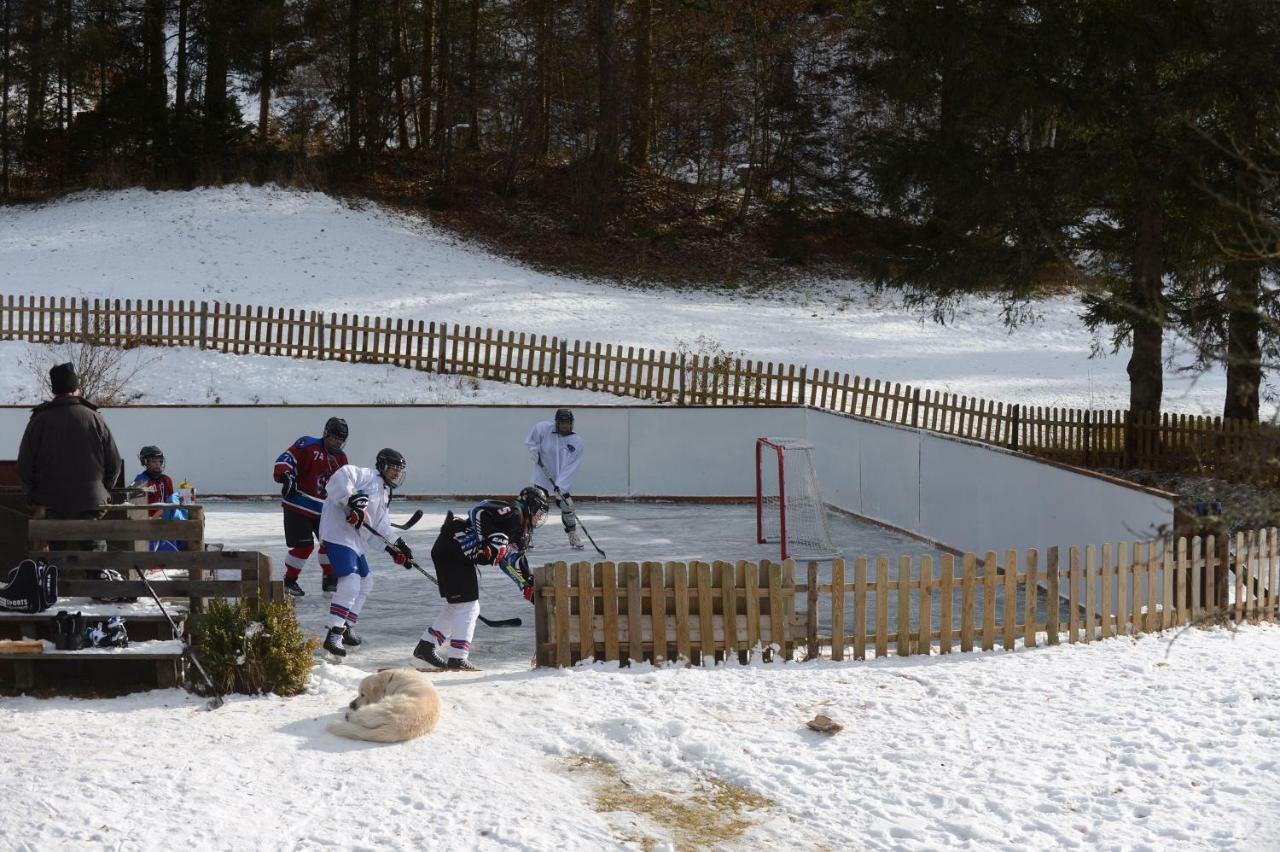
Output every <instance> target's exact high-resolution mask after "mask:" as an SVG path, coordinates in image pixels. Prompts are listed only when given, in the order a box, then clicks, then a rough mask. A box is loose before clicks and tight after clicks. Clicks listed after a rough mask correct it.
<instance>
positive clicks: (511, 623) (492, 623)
mask: <svg viewBox="0 0 1280 852" xmlns="http://www.w3.org/2000/svg"><path fill="white" fill-rule="evenodd" d="M365 529H367V530H368V531H369V532H371V533H373V535H374V536H376V537H377V538H379V539H381V540H382V542H383V543H384V544H385V545H386V546H387V547H395V546H396V543H395V542H394V541H391V540H390V539H389V538H387V537H386V536H385V535H383V534H382V533H380V532H378V531H377V530H375V529H374V528H373V527H365ZM405 564H407V565H408V566H409V567H410V568H416V569H417V570H418V573H420V574H422V576H424V577H426V578H427V579H428V580H430V581H431V582H433V583H435V584H436V586H437V587H438V586H439V585H440V581H439V580H437V579H436V577H435V575H434V574H432V573H431V572H430V571H428V570H427V569H426V568H423V567H422V566H421V565H419V564H418V560H416V559H409V560H407V562H406V563H405ZM479 618H480V620H481V621H483V622H484V623H485V625H486V626H488V627H519V626H520V625H521V624H524V621H523V620H521V619H519V618H485V617H484V616H483V615H482V616H479Z"/></svg>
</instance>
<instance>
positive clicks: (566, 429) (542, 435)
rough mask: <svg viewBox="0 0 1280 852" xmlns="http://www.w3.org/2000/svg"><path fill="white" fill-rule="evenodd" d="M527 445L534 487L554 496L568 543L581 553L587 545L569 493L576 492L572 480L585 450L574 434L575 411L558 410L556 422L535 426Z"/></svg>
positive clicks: (580, 440) (526, 439)
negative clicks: (531, 464) (579, 529)
mask: <svg viewBox="0 0 1280 852" xmlns="http://www.w3.org/2000/svg"><path fill="white" fill-rule="evenodd" d="M524 445H525V446H526V447H527V448H528V449H529V458H530V459H531V460H532V461H533V473H532V474H531V477H532V480H533V484H534V485H536V486H538V487H539V488H541V489H542V490H544V491H546V492H547V493H548V494H552V495H554V496H555V501H556V505H558V506H559V507H560V522H561V523H562V524H564V531H565V533H566V534H567V535H568V536H569V544H570V546H572V547H573V548H574V549H575V550H582V548H583V546H584V544H583V541H582V535H581V533H580V532H579V531H578V516H577V514H576V513H575V512H574V510H573V496H572V495H571V494H570V492H571V491H573V479H574V477H575V476H576V475H577V473H578V466H579V465H580V464H582V454H583V453H584V452H585V447H584V445H583V443H582V436H581V435H579V434H578V433H577V432H575V431H573V412H572V411H570V410H569V409H567V408H561V409H557V411H556V419H555V422H554V423H553V422H551V421H550V420H543V421H541V422H540V423H535V424H533V429H531V430H530V431H529V437H527V438H525V439H524Z"/></svg>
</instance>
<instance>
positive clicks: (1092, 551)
mask: <svg viewBox="0 0 1280 852" xmlns="http://www.w3.org/2000/svg"><path fill="white" fill-rule="evenodd" d="M1097 589H1098V548H1097V547H1096V546H1095V545H1092V544H1090V545H1088V546H1086V547H1085V549H1084V641H1086V642H1092V641H1093V640H1094V639H1095V638H1097V635H1096V633H1095V631H1096V629H1097V628H1096V625H1097V621H1095V619H1096V618H1097V614H1098V593H1097Z"/></svg>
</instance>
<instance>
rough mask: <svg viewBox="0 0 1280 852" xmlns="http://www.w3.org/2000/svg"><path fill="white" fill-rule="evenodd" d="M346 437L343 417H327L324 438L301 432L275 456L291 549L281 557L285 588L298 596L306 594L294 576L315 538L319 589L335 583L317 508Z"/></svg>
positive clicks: (328, 589) (330, 588) (342, 458)
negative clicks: (318, 564) (317, 548)
mask: <svg viewBox="0 0 1280 852" xmlns="http://www.w3.org/2000/svg"><path fill="white" fill-rule="evenodd" d="M347 435H348V431H347V421H345V420H343V419H342V418H341V417H330V418H329V419H328V420H327V421H326V422H325V424H324V435H323V436H322V437H320V438H312V437H310V436H308V435H304V436H302V437H301V438H299V439H298V440H296V441H294V442H293V444H292V445H290V447H289V449H287V450H285V451H284V452H283V453H281V454H280V457H279V458H277V459H276V466H275V474H274V478H275V481H276V482H278V483H280V505H281V507H282V508H283V509H284V543H285V546H286V547H288V548H289V553H288V555H286V556H285V558H284V564H285V572H284V588H285V591H287V592H288V593H289V594H291V595H294V596H297V597H301V596H302V595H304V594H306V592H304V591H302V587H301V586H299V585H298V575H300V574H301V573H302V566H303V565H305V564H306V563H307V558H308V557H309V556H311V551H312V550H313V549H315V545H316V542H317V541H319V542H320V570H321V572H322V573H323V574H324V577H323V579H322V581H321V588H322V589H323V590H324V591H326V592H332V591H333V590H334V589H335V588H336V587H337V583H336V582H335V581H334V579H333V577H332V576H331V573H330V567H329V554H328V551H327V550H326V549H325V546H324V542H323V541H321V540H320V510H321V507H322V505H323V503H324V498H325V485H326V484H327V483H328V482H329V477H330V476H332V475H333V474H334V472H335V471H337V470H338V468H340V467H342V466H343V465H345V464H346V463H347V454H346V453H344V452H343V451H342V448H343V446H345V445H346V443H347Z"/></svg>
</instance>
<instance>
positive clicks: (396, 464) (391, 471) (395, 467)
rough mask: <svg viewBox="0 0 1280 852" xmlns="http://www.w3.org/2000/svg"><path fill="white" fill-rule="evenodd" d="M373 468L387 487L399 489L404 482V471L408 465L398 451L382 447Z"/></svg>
mask: <svg viewBox="0 0 1280 852" xmlns="http://www.w3.org/2000/svg"><path fill="white" fill-rule="evenodd" d="M374 467H375V468H376V469H377V471H378V473H380V474H382V478H383V479H384V480H385V481H386V483H387V485H389V486H391V487H392V488H399V487H400V485H401V483H403V482H404V471H405V468H406V467H408V464H407V463H406V462H405V460H404V456H403V455H401V454H400V452H399V451H398V450H393V449H391V448H390V447H384V448H383V449H381V450H378V460H377V461H376V462H374Z"/></svg>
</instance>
